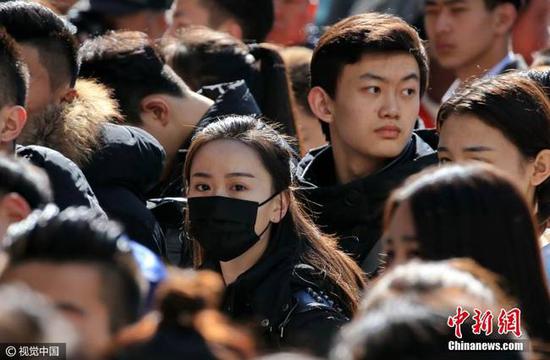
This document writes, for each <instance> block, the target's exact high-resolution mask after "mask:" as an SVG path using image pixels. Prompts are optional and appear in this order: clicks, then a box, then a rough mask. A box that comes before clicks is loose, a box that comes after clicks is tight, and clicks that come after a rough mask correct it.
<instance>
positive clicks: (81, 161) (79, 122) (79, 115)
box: [18, 79, 122, 168]
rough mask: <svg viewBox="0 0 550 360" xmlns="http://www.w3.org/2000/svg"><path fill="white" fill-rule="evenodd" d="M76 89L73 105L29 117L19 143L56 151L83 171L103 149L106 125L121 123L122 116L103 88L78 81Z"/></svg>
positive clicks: (54, 107) (54, 108)
mask: <svg viewBox="0 0 550 360" xmlns="http://www.w3.org/2000/svg"><path fill="white" fill-rule="evenodd" d="M75 88H76V91H77V96H76V97H75V99H74V100H73V101H72V102H70V103H63V104H61V105H57V106H55V105H51V106H49V107H48V108H47V109H46V110H45V111H43V112H42V113H40V114H38V115H35V116H32V117H29V119H28V121H27V124H26V125H25V128H24V129H23V132H22V133H21V135H20V137H19V139H18V143H20V144H23V145H42V146H47V147H49V148H52V149H55V150H57V151H59V152H60V153H62V154H63V155H65V156H66V157H68V158H69V159H71V160H72V161H73V162H75V163H76V164H77V165H78V166H79V167H80V168H82V167H84V166H85V165H86V164H87V163H88V162H89V160H90V158H91V157H92V154H93V153H94V152H95V151H96V150H98V149H99V148H100V147H101V146H102V141H101V129H102V127H103V125H104V124H105V123H110V122H115V123H117V122H121V120H122V116H121V114H120V112H119V110H118V104H117V102H116V100H114V99H113V97H112V96H111V92H110V90H108V89H107V88H106V87H105V86H104V85H101V84H99V83H97V82H95V81H93V80H88V79H78V80H77V82H76V86H75Z"/></svg>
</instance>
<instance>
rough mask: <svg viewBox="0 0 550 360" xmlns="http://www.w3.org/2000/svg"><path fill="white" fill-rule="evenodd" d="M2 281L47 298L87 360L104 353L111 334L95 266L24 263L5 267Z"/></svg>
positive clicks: (44, 262)
mask: <svg viewBox="0 0 550 360" xmlns="http://www.w3.org/2000/svg"><path fill="white" fill-rule="evenodd" d="M2 282H3V283H4V282H5V283H10V282H22V283H24V284H25V285H27V286H28V287H30V288H31V289H33V290H35V291H37V292H39V293H41V294H43V295H45V296H47V297H48V298H49V299H50V300H51V302H52V303H53V304H54V305H55V306H56V307H57V308H58V309H59V310H60V311H61V312H62V313H63V314H64V315H65V316H66V317H67V318H68V319H69V320H70V321H71V322H72V323H73V324H74V325H75V328H76V329H77V331H78V332H79V335H80V337H81V339H82V341H83V348H84V349H86V353H87V355H88V356H89V357H90V359H98V358H101V354H102V353H103V352H105V351H106V350H107V348H108V346H109V343H110V341H111V337H112V336H113V334H112V332H111V329H110V322H109V310H108V308H107V305H106V304H105V299H104V295H103V291H102V289H103V285H102V277H101V268H100V267H99V266H95V265H94V264H85V263H77V262H74V263H70V262H67V263H53V262H48V261H27V262H25V263H22V264H19V265H16V266H12V267H10V268H8V269H7V270H6V272H5V273H4V274H3V275H2Z"/></svg>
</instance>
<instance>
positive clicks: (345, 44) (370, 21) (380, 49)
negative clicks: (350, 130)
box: [311, 13, 429, 137]
mask: <svg viewBox="0 0 550 360" xmlns="http://www.w3.org/2000/svg"><path fill="white" fill-rule="evenodd" d="M368 53H407V54H410V55H412V56H414V58H415V60H416V62H417V63H418V68H419V70H420V96H422V94H423V93H424V91H425V90H426V87H427V84H428V72H429V70H428V56H427V54H426V49H425V48H424V45H423V44H422V40H421V39H420V37H419V35H418V32H417V31H416V30H415V29H414V28H413V27H411V26H410V25H409V24H407V23H406V22H405V21H404V20H403V19H401V18H399V17H397V16H393V15H383V14H378V13H367V14H361V15H356V16H352V17H349V18H346V19H344V20H342V21H340V22H338V23H336V24H335V25H333V26H331V27H330V28H329V29H328V30H327V31H326V32H325V34H324V35H323V36H321V39H320V40H319V43H318V44H317V46H316V47H315V50H314V51H313V58H312V59H311V87H315V86H319V87H321V88H323V90H325V91H326V93H327V94H328V95H329V96H330V97H332V98H335V97H336V88H337V85H338V78H339V77H340V74H341V73H342V70H343V68H344V66H345V65H349V64H355V63H357V62H358V61H360V60H361V57H362V56H363V55H365V54H368ZM322 124H323V132H325V135H326V136H327V137H328V136H329V133H328V125H326V124H325V123H322Z"/></svg>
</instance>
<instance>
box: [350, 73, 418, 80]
mask: <svg viewBox="0 0 550 360" xmlns="http://www.w3.org/2000/svg"><path fill="white" fill-rule="evenodd" d="M359 79H361V80H377V81H382V82H388V79H387V78H385V77H383V76H380V75H376V74H373V73H370V72H366V73H364V74H362V75H361V76H359ZM419 79H420V77H419V76H418V74H417V73H410V74H408V75H405V76H404V77H403V78H402V79H401V80H400V81H402V82H403V81H408V80H419Z"/></svg>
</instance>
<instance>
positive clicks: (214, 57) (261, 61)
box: [161, 27, 295, 135]
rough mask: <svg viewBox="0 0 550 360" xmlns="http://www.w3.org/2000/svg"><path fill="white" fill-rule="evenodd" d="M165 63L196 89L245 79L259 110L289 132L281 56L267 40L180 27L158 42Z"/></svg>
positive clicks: (291, 121) (287, 95)
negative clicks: (248, 40)
mask: <svg viewBox="0 0 550 360" xmlns="http://www.w3.org/2000/svg"><path fill="white" fill-rule="evenodd" d="M161 48H162V52H163V53H164V55H165V57H166V61H167V63H168V64H169V65H170V66H171V67H172V68H173V69H174V71H175V72H176V73H177V74H178V75H179V76H180V77H181V78H182V79H183V80H184V81H185V82H186V83H187V85H189V87H191V89H193V90H195V91H197V90H199V89H200V88H201V87H203V86H206V85H214V84H219V83H226V82H232V81H237V80H241V79H242V80H245V82H246V84H247V86H248V88H249V89H250V91H251V92H252V95H253V96H254V99H255V100H256V101H257V103H258V106H259V107H260V109H261V110H262V114H263V115H264V116H266V117H267V118H269V119H271V120H273V121H274V122H276V123H277V124H280V125H282V129H281V130H282V131H283V132H284V133H286V134H289V135H293V134H294V132H295V129H294V118H293V115H292V107H291V102H290V101H291V100H290V88H289V83H288V78H287V73H286V68H285V65H284V62H283V59H282V58H281V56H280V55H279V53H278V52H277V51H276V50H275V48H274V47H273V46H270V45H269V44H250V45H247V44H245V43H243V42H242V41H240V40H238V39H236V38H234V37H232V36H231V35H229V34H226V33H223V32H219V31H215V30H212V29H208V28H205V27H189V28H184V29H181V30H180V31H179V32H178V33H177V34H176V35H174V36H173V37H171V38H167V39H166V40H165V41H164V42H163V44H162V46H161Z"/></svg>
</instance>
